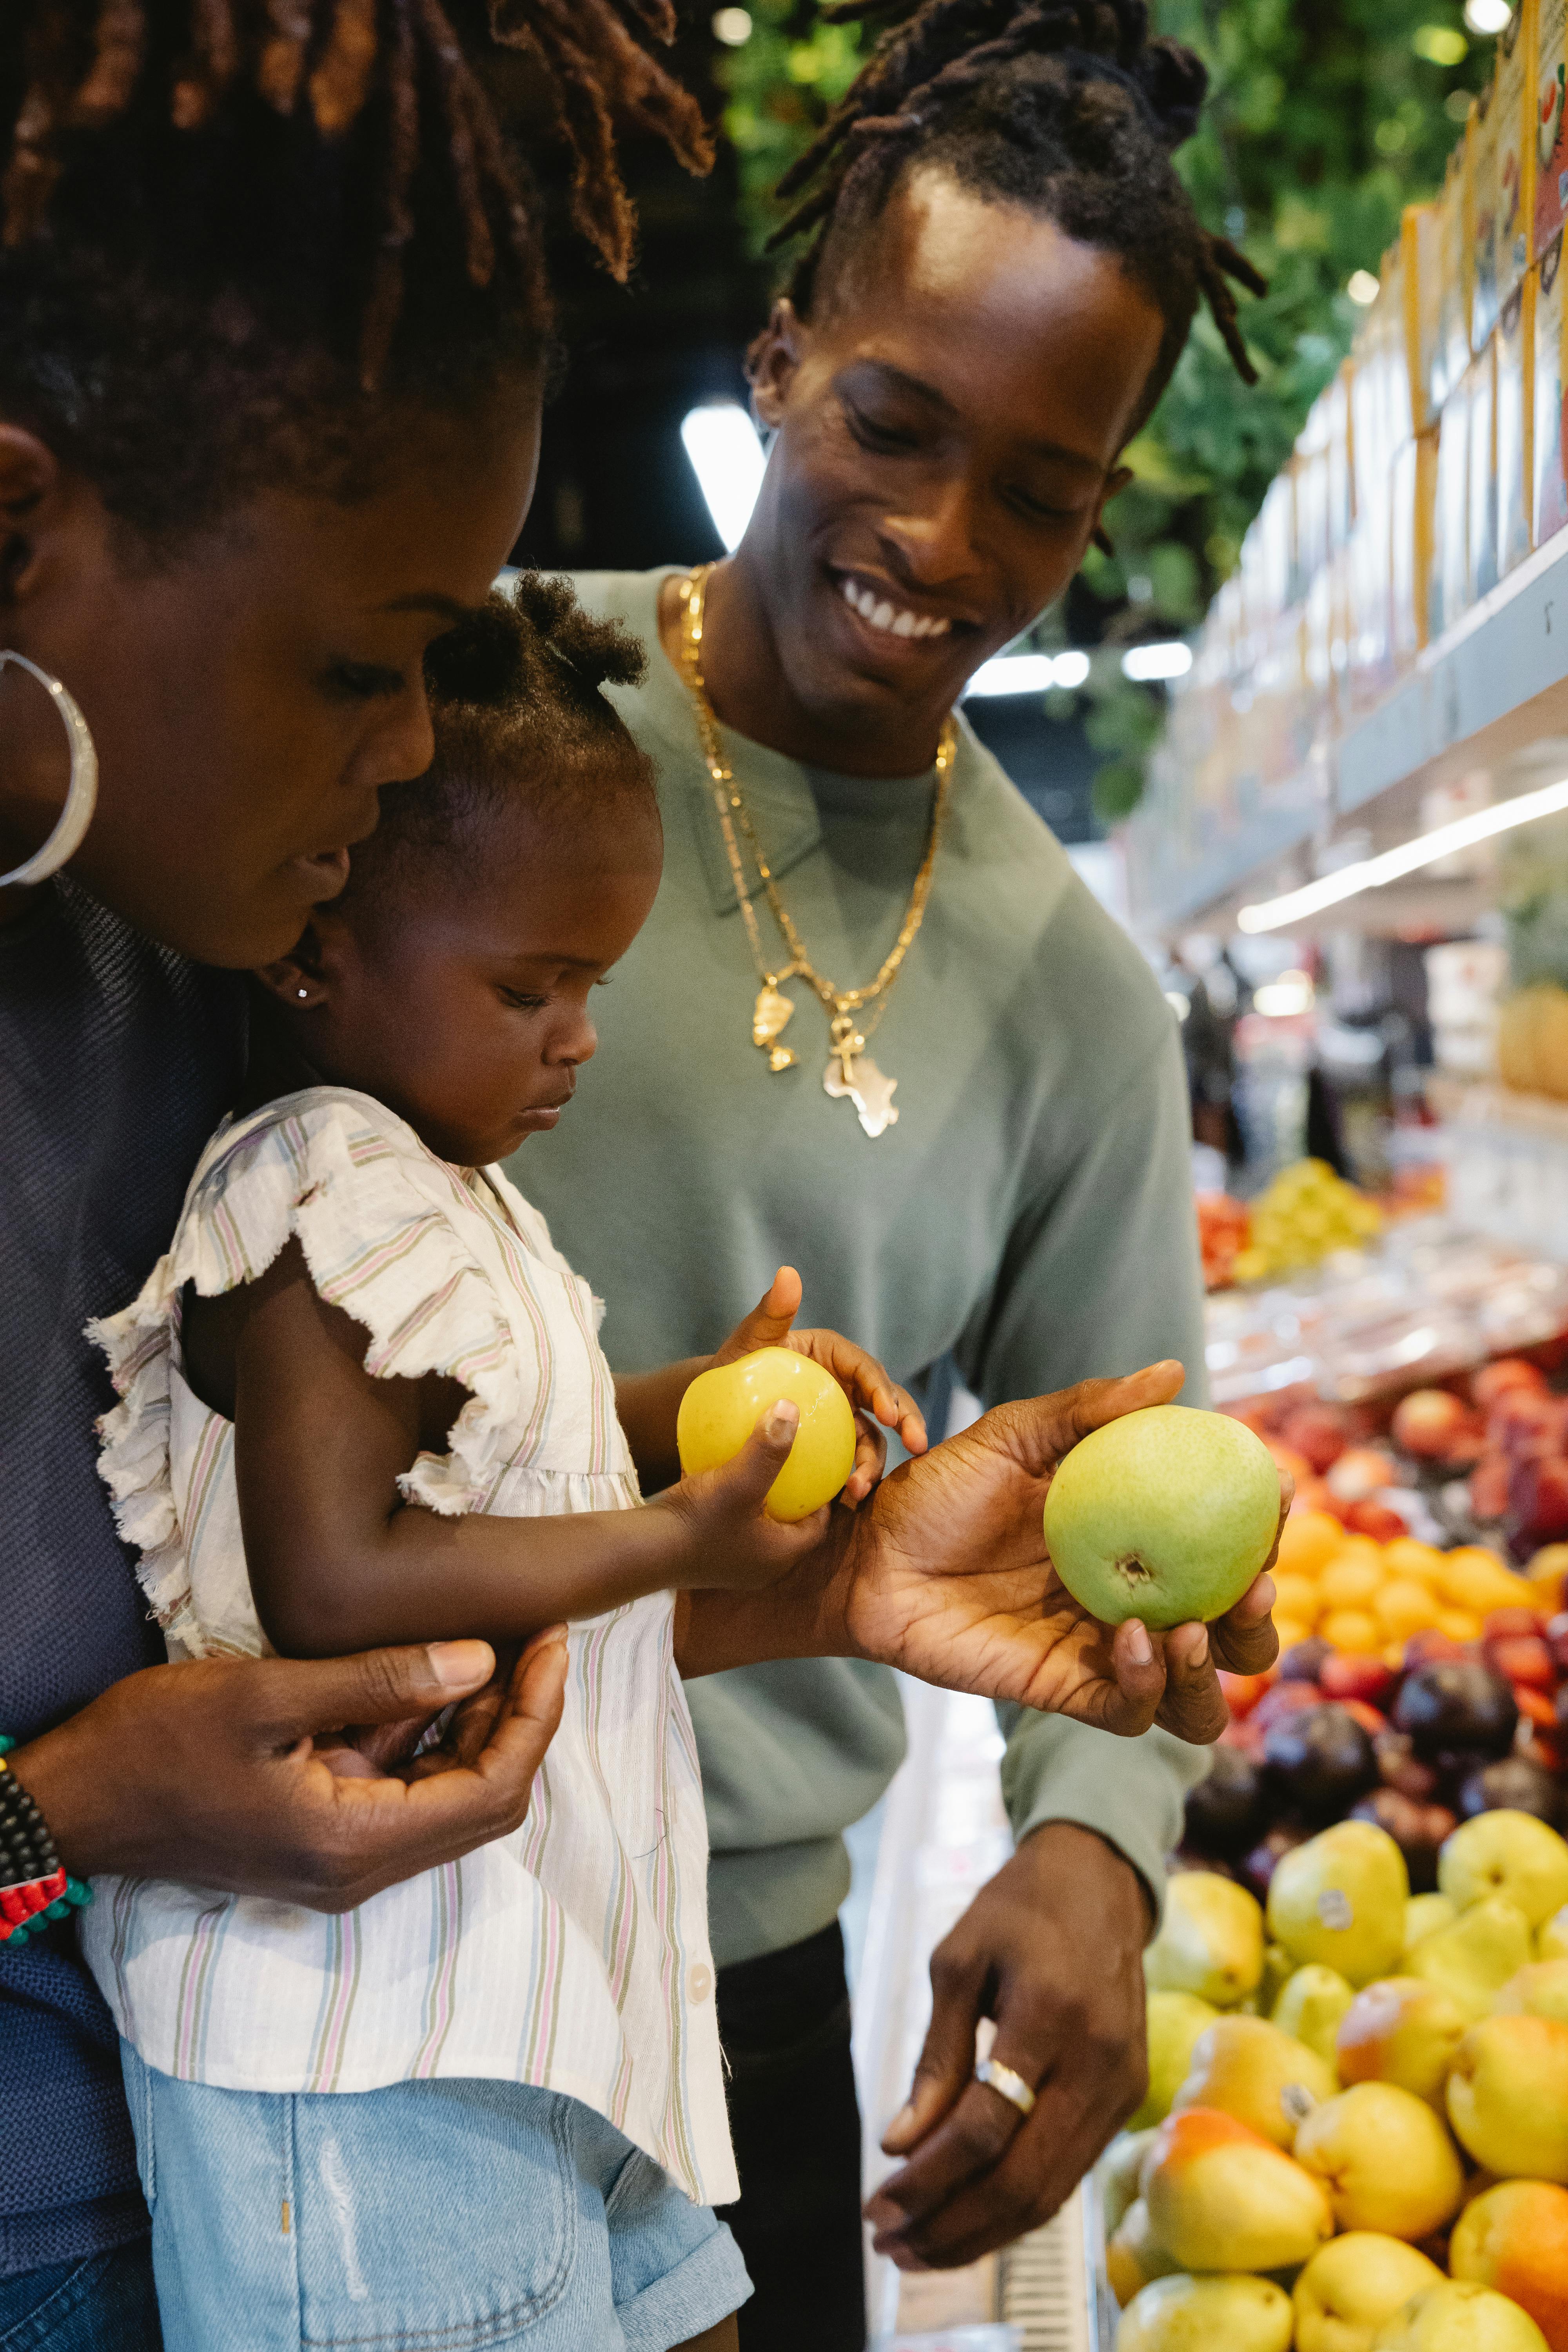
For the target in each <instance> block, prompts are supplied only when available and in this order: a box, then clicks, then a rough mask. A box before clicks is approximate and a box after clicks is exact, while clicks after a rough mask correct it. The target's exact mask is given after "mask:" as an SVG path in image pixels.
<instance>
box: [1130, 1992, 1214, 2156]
mask: <svg viewBox="0 0 1568 2352" xmlns="http://www.w3.org/2000/svg"><path fill="white" fill-rule="evenodd" d="M1147 2013H1148V2031H1149V2088H1148V2089H1147V2091H1146V2092H1145V2093H1144V2094H1143V2104H1142V2106H1141V2107H1140V2108H1139V2110H1138V2112H1137V2114H1136V2115H1135V2116H1130V2117H1129V2119H1128V2125H1127V2128H1128V2130H1129V2131H1134V2132H1141V2131H1143V2130H1145V2129H1146V2128H1147V2126H1149V2125H1151V2124H1163V2122H1164V2120H1165V2117H1166V2116H1168V2115H1169V2114H1170V2112H1171V2102H1172V2100H1173V2098H1174V2097H1175V2095H1176V2093H1177V2092H1178V2091H1179V2090H1180V2089H1181V2087H1182V2084H1183V2083H1184V2081H1185V2080H1186V2074H1187V2068H1188V2066H1189V2065H1190V2064H1191V2063H1192V2056H1193V2044H1194V2042H1196V2040H1197V2039H1198V2036H1199V2035H1200V2034H1201V2033H1204V2032H1206V2031H1207V2029H1208V2028H1209V2027H1210V2026H1211V2025H1212V2024H1213V2023H1214V2021H1215V2018H1217V2017H1218V2015H1219V2011H1218V2010H1217V2009H1215V2008H1213V2007H1211V2006H1210V2004H1209V2003H1208V2002H1207V2001H1206V2000H1199V1999H1198V1997H1197V1995H1196V1993H1192V1992H1152V1993H1150V1994H1149V1996H1148V2001H1147Z"/></svg>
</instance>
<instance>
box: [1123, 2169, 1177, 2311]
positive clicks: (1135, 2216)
mask: <svg viewBox="0 0 1568 2352" xmlns="http://www.w3.org/2000/svg"><path fill="white" fill-rule="evenodd" d="M1180 2268H1181V2264H1180V2263H1177V2262H1173V2260H1172V2258H1171V2256H1170V2255H1169V2254H1168V2253H1167V2252H1165V2249H1164V2248H1163V2246H1161V2245H1157V2244H1156V2243H1155V2242H1154V2233H1153V2231H1152V2230H1151V2228H1150V2227H1149V2208H1148V2207H1147V2205H1145V2204H1144V2202H1143V2200H1142V2197H1136V2198H1134V2199H1133V2200H1132V2202H1131V2205H1129V2207H1128V2208H1127V2210H1126V2212H1125V2213H1123V2215H1122V2216H1121V2221H1119V2222H1118V2223H1117V2225H1116V2228H1115V2230H1114V2231H1112V2233H1111V2235H1110V2237H1109V2238H1108V2239H1107V2240H1106V2243H1105V2275H1106V2277H1107V2279H1108V2280H1109V2281H1110V2292H1111V2294H1113V2295H1114V2296H1115V2297H1116V2300H1117V2302H1118V2303H1119V2304H1121V2305H1122V2307H1123V2309H1125V2307H1126V2306H1127V2305H1128V2304H1130V2303H1131V2300H1132V2298H1133V2296H1134V2295H1135V2294H1140V2293H1141V2292H1142V2289H1143V2288H1144V2287H1146V2286H1147V2285H1148V2284H1149V2282H1150V2280H1151V2279H1157V2278H1169V2277H1170V2275H1171V2273H1172V2272H1173V2271H1177V2270H1180Z"/></svg>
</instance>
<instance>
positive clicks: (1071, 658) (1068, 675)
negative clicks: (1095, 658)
mask: <svg viewBox="0 0 1568 2352" xmlns="http://www.w3.org/2000/svg"><path fill="white" fill-rule="evenodd" d="M1088 676H1089V656H1088V655H1087V654H1080V653H1070V654H1058V656H1057V657H1056V660H1055V661H1054V662H1053V663H1052V665H1051V684H1052V685H1053V686H1061V687H1065V688H1067V690H1068V693H1069V694H1070V693H1071V692H1072V691H1073V689H1074V688H1075V687H1079V686H1081V685H1082V684H1083V682H1084V680H1085V679H1086V678H1087V677H1088Z"/></svg>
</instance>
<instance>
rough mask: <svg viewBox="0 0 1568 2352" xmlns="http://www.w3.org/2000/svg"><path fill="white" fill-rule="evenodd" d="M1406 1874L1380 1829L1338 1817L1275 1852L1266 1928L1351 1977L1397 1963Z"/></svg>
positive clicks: (1358, 1980)
mask: <svg viewBox="0 0 1568 2352" xmlns="http://www.w3.org/2000/svg"><path fill="white" fill-rule="evenodd" d="M1409 1898H1410V1876H1409V1873H1408V1872H1407V1871H1406V1869H1405V1856H1404V1855H1403V1854H1402V1853H1400V1851H1399V1848H1398V1847H1397V1846H1396V1845H1395V1843H1394V1840H1393V1839H1392V1838H1391V1837H1390V1836H1389V1834H1388V1832H1387V1831H1386V1830H1381V1829H1378V1828H1377V1827H1376V1826H1375V1824H1374V1823H1373V1822H1336V1823H1335V1825H1334V1827H1333V1828H1332V1829H1328V1830H1323V1831H1321V1832H1320V1833H1319V1834H1318V1836H1316V1837H1315V1838H1309V1839H1308V1840H1307V1843H1305V1844H1304V1845H1299V1846H1295V1847H1292V1849H1291V1850H1290V1852H1289V1853H1283V1854H1281V1855H1280V1857H1279V1862H1278V1863H1277V1864H1276V1865H1275V1870H1274V1875H1273V1877H1272V1878H1271V1879H1270V1881H1269V1883H1268V1928H1269V1933H1270V1934H1271V1935H1272V1936H1274V1937H1276V1938H1277V1939H1278V1941H1279V1942H1280V1943H1281V1944H1283V1945H1284V1946H1285V1948H1286V1949H1287V1951H1289V1952H1291V1953H1293V1954H1294V1956H1295V1957H1296V1958H1297V1959H1299V1960H1303V1961H1305V1960H1321V1962H1322V1963H1323V1965H1324V1966H1325V1967H1326V1968H1331V1969H1337V1970H1338V1971H1339V1973H1340V1975H1341V1976H1342V1977H1343V1978H1345V1979H1346V1980H1347V1981H1348V1982H1349V1983H1351V1984H1352V1985H1363V1984H1370V1983H1371V1982H1372V1980H1373V1978H1374V1977H1385V1976H1389V1975H1391V1974H1392V1973H1393V1971H1394V1969H1395V1968H1396V1967H1397V1966H1398V1964H1399V1959H1400V1956H1401V1954H1402V1953H1403V1951H1404V1949H1405V1904H1406V1903H1407V1902H1408V1900H1409Z"/></svg>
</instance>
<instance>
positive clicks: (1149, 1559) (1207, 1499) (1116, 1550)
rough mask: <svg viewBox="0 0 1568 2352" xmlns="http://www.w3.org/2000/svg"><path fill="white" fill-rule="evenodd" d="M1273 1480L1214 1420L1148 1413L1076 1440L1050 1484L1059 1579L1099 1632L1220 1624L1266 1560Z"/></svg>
mask: <svg viewBox="0 0 1568 2352" xmlns="http://www.w3.org/2000/svg"><path fill="white" fill-rule="evenodd" d="M1279 1512H1280V1501H1279V1471H1278V1469H1277V1467H1276V1465H1275V1462H1274V1458H1273V1456H1272V1454H1270V1453H1269V1451H1268V1447H1267V1446H1266V1445H1265V1444H1263V1443H1262V1442H1261V1440H1260V1439H1258V1438H1257V1437H1255V1436H1254V1434H1253V1433H1252V1432H1251V1430H1249V1429H1247V1428H1246V1427H1244V1425H1243V1424H1242V1423H1240V1422H1238V1421H1235V1420H1232V1419H1230V1418H1229V1417H1228V1416H1227V1415H1226V1414H1225V1413H1221V1412H1194V1410H1193V1408H1192V1407H1191V1406H1188V1405H1179V1404H1161V1405H1150V1406H1146V1407H1145V1408H1144V1409H1143V1411H1142V1412H1129V1413H1124V1414H1122V1416H1121V1419H1120V1420H1119V1421H1112V1422H1108V1423H1106V1424H1105V1426H1104V1428H1102V1429H1096V1430H1092V1431H1091V1432H1090V1433H1089V1435H1088V1436H1087V1437H1084V1438H1080V1440H1079V1443H1078V1444H1076V1445H1075V1446H1073V1448H1072V1449H1071V1451H1070V1452H1069V1453H1068V1454H1067V1456H1066V1458H1065V1459H1064V1461H1063V1462H1062V1465H1061V1466H1060V1468H1059V1469H1058V1471H1057V1472H1056V1475H1054V1477H1053V1478H1052V1480H1051V1483H1050V1488H1049V1491H1048V1493H1047V1496H1046V1507H1045V1532H1046V1541H1047V1545H1048V1547H1049V1549H1050V1555H1051V1561H1052V1564H1053V1566H1054V1567H1055V1569H1056V1571H1057V1574H1058V1576H1059V1577H1060V1578H1061V1580H1062V1582H1063V1583H1064V1584H1065V1585H1066V1586H1067V1589H1068V1591H1069V1592H1070V1593H1071V1594H1072V1596H1073V1598H1074V1599H1075V1600H1076V1601H1081V1603H1082V1604H1083V1606H1084V1608H1086V1609H1087V1610H1088V1611H1089V1613H1090V1615H1091V1616H1094V1617H1098V1618H1099V1619H1100V1622H1101V1623H1102V1624H1106V1625H1120V1624H1121V1623H1122V1622H1124V1621H1125V1620H1126V1619H1127V1618H1129V1617H1141V1618H1142V1620H1143V1622H1144V1623H1145V1624H1146V1625H1151V1626H1154V1627H1157V1628H1162V1629H1163V1628H1165V1627H1168V1626H1171V1625H1180V1624H1182V1623H1184V1622H1185V1621H1186V1620H1187V1619H1189V1618H1197V1617H1201V1618H1205V1619H1208V1618H1214V1617H1220V1616H1223V1615H1224V1613H1225V1612H1226V1610H1227V1609H1229V1608H1230V1607H1231V1606H1232V1604H1233V1603H1234V1602H1236V1601H1239V1600H1240V1598H1241V1596H1242V1594H1243V1593H1244V1592H1245V1591H1247V1586H1248V1585H1249V1584H1250V1583H1251V1582H1252V1580H1253V1578H1254V1577H1255V1576H1256V1575H1257V1574H1258V1570H1259V1569H1260V1568H1261V1567H1262V1566H1263V1563H1264V1561H1265V1560H1266V1559H1268V1555H1269V1553H1270V1551H1271V1550H1272V1549H1273V1548H1274V1538H1275V1534H1276V1532H1277V1530H1278V1528H1279Z"/></svg>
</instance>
